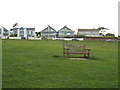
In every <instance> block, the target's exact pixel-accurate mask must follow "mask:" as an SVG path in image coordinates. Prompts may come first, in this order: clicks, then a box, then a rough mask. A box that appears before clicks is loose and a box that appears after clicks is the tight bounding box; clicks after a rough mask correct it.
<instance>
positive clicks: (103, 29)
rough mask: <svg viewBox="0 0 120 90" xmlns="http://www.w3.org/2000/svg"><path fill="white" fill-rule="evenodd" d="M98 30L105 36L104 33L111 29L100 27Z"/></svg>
mask: <svg viewBox="0 0 120 90" xmlns="http://www.w3.org/2000/svg"><path fill="white" fill-rule="evenodd" d="M98 30H100V31H101V33H102V34H103V35H104V33H105V32H106V30H109V29H108V28H105V27H99V28H98Z"/></svg>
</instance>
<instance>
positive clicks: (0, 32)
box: [0, 26, 10, 39]
mask: <svg viewBox="0 0 120 90" xmlns="http://www.w3.org/2000/svg"><path fill="white" fill-rule="evenodd" d="M9 35H10V31H9V30H8V29H6V28H5V27H3V26H2V27H1V28H0V37H1V38H2V39H7V37H9Z"/></svg>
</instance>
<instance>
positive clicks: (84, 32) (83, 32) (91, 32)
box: [77, 29, 100, 36]
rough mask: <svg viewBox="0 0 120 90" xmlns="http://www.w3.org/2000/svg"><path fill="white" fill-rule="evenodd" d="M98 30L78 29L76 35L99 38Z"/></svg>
mask: <svg viewBox="0 0 120 90" xmlns="http://www.w3.org/2000/svg"><path fill="white" fill-rule="evenodd" d="M99 31H100V30H98V29H78V31H77V35H84V36H100V35H99Z"/></svg>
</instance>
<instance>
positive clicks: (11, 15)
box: [0, 0, 119, 35]
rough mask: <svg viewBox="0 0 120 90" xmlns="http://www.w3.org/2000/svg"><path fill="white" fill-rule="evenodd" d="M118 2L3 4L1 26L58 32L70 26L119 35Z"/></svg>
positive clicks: (8, 0)
mask: <svg viewBox="0 0 120 90" xmlns="http://www.w3.org/2000/svg"><path fill="white" fill-rule="evenodd" d="M118 1H119V0H0V12H1V13H0V25H1V26H4V27H6V28H11V27H12V26H13V24H14V23H16V22H17V23H18V25H19V26H20V27H21V26H22V27H35V29H36V31H41V30H43V29H44V28H46V27H47V25H50V26H52V27H53V28H54V29H56V30H57V31H58V30H59V29H61V28H62V27H63V26H64V25H67V26H68V27H69V28H71V29H72V30H74V31H77V30H78V28H79V29H88V28H91V29H92V28H98V27H106V28H109V32H111V33H114V34H115V35H117V34H118Z"/></svg>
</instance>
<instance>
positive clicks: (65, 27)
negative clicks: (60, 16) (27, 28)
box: [58, 26, 73, 32]
mask: <svg viewBox="0 0 120 90" xmlns="http://www.w3.org/2000/svg"><path fill="white" fill-rule="evenodd" d="M63 29H66V30H67V31H68V30H69V31H73V30H71V29H70V28H68V27H67V26H64V27H63V28H61V29H60V30H59V31H62V30H63ZM59 31H58V32H59Z"/></svg>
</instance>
